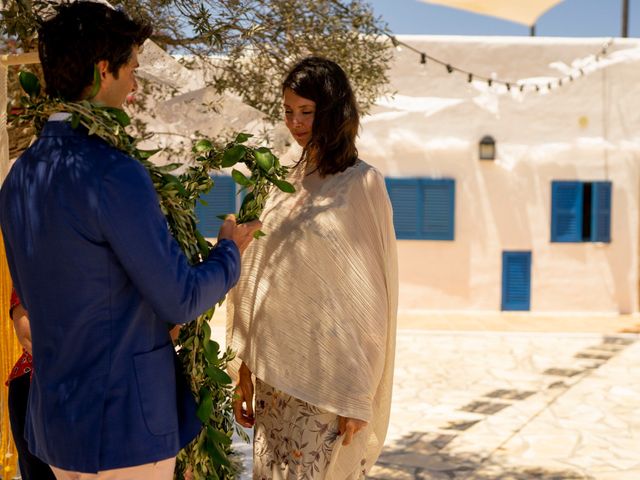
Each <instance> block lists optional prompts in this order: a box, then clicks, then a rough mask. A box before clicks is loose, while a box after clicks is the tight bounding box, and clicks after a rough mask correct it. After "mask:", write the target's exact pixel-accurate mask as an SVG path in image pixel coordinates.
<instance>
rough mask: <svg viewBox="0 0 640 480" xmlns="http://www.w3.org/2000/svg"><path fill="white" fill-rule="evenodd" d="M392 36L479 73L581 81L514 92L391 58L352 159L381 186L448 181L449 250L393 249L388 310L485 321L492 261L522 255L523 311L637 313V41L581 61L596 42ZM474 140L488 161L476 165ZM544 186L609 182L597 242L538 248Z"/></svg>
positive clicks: (439, 245) (492, 285)
mask: <svg viewBox="0 0 640 480" xmlns="http://www.w3.org/2000/svg"><path fill="white" fill-rule="evenodd" d="M401 38H402V40H404V41H406V42H407V43H409V44H411V45H413V46H415V47H417V48H418V49H420V50H422V51H425V52H427V53H429V54H430V55H432V56H434V57H437V58H439V59H442V60H444V61H445V62H448V63H451V64H452V65H455V66H457V67H460V68H464V69H466V70H470V71H473V72H475V73H478V74H482V75H487V76H488V75H491V74H492V72H495V73H496V75H497V77H498V78H508V79H514V80H516V79H520V78H527V77H546V78H552V77H553V78H555V77H558V76H560V75H561V74H562V73H564V72H566V71H568V66H570V65H571V63H572V62H574V61H575V60H576V59H578V60H580V59H582V63H580V66H581V65H585V67H584V68H585V71H586V72H587V75H586V76H584V77H582V78H580V79H577V80H576V81H574V82H572V83H570V84H569V85H566V86H564V87H562V88H559V89H557V90H553V91H551V92H550V93H545V94H536V93H526V94H524V95H523V94H520V93H519V92H515V93H514V92H511V93H507V92H506V90H504V89H500V88H499V87H493V88H492V89H488V88H487V87H486V85H484V84H482V85H478V84H469V83H468V82H467V78H466V76H463V75H460V74H455V73H454V74H448V73H447V71H446V69H445V68H444V67H442V66H439V65H436V64H431V63H428V64H427V66H426V67H425V66H423V65H421V64H420V63H419V60H420V58H419V56H418V55H417V54H416V53H414V52H410V51H408V50H406V49H404V50H402V51H400V52H398V53H397V54H396V61H395V64H394V67H393V69H392V71H391V81H392V89H393V90H394V91H395V92H396V96H395V98H394V99H382V100H381V102H380V105H379V106H377V107H375V108H374V110H373V111H372V112H371V113H372V115H370V116H368V117H365V118H364V119H363V127H362V132H361V135H360V139H359V144H358V147H359V151H360V156H361V158H363V159H365V160H366V161H368V162H369V163H371V164H373V165H375V166H376V167H378V168H379V169H380V170H381V171H382V172H383V173H384V174H385V175H387V176H423V177H436V178H438V177H450V178H454V179H455V180H456V209H455V224H456V225H455V240H454V241H424V240H420V241H408V240H403V241H399V261H400V283H401V287H400V308H401V310H452V311H453V310H456V311H457V310H466V311H477V310H480V311H492V310H493V311H495V310H499V309H500V305H501V291H502V286H501V281H502V279H501V276H502V252H503V251H504V250H530V251H531V252H532V276H531V310H532V311H535V312H585V313H602V312H620V313H631V312H637V311H638V245H639V238H638V228H639V222H638V216H639V215H640V211H639V208H638V206H639V200H640V199H639V198H638V196H639V188H638V183H639V176H638V159H639V157H638V154H639V152H640V108H639V107H638V105H639V104H640V42H638V41H637V40H616V41H615V42H614V44H613V46H612V47H610V48H609V55H608V57H607V58H606V59H605V60H602V61H600V62H598V63H595V62H591V63H589V62H588V59H587V57H588V56H589V55H590V54H593V53H596V52H597V51H598V50H599V49H600V47H601V45H602V43H603V42H604V41H605V39H555V38H554V39H546V38H504V37H495V38H492V37H482V38H469V37H459V38H454V37H401ZM543 80H544V78H543ZM501 90H502V91H501ZM486 134H489V135H491V136H493V137H494V138H495V139H496V143H497V149H498V158H497V159H496V161H480V160H478V152H477V150H478V142H479V140H480V139H481V138H482V137H483V136H484V135H486ZM553 180H581V181H591V180H593V181H595V180H610V181H612V182H613V194H612V202H613V205H612V224H611V238H612V241H611V243H609V244H594V243H571V244H563V243H551V242H550V225H551V218H550V215H551V182H552V181H553Z"/></svg>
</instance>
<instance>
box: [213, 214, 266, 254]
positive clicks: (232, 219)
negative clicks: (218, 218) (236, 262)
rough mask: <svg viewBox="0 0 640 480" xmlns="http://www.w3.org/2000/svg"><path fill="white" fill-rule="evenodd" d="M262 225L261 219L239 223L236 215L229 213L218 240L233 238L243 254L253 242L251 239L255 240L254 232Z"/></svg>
mask: <svg viewBox="0 0 640 480" xmlns="http://www.w3.org/2000/svg"><path fill="white" fill-rule="evenodd" d="M261 226H262V223H261V222H260V220H253V221H252V222H248V223H243V224H242V225H237V224H236V216H235V215H227V217H226V218H225V220H224V223H223V224H222V226H221V227H220V232H219V233H218V240H223V239H227V240H233V241H234V242H235V244H236V246H237V247H238V250H240V254H242V253H244V251H245V250H246V249H247V247H248V246H249V244H250V243H251V240H253V233H254V232H255V231H256V230H259V229H260V227H261Z"/></svg>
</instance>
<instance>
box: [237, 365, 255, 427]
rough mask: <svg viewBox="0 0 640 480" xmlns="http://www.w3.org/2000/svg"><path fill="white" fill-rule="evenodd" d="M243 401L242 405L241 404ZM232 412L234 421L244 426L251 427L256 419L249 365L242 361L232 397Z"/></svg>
mask: <svg viewBox="0 0 640 480" xmlns="http://www.w3.org/2000/svg"><path fill="white" fill-rule="evenodd" d="M243 403H244V405H245V406H244V407H243V405H242V404H243ZM233 414H234V415H235V417H236V422H238V423H239V424H240V425H242V426H243V427H246V428H251V427H253V424H254V423H255V421H256V419H255V417H254V416H253V381H252V380H251V371H250V370H249V367H247V366H246V365H245V363H244V362H242V365H241V366H240V379H239V380H238V385H237V386H236V391H235V395H234V397H233Z"/></svg>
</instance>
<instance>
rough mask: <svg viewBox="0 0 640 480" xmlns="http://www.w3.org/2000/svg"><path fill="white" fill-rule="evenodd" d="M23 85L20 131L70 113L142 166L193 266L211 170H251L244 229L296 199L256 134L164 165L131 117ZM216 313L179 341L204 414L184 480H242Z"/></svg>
mask: <svg viewBox="0 0 640 480" xmlns="http://www.w3.org/2000/svg"><path fill="white" fill-rule="evenodd" d="M19 80H20V85H21V87H22V89H23V90H24V92H25V94H26V95H25V96H23V97H21V104H22V108H21V110H20V112H19V113H17V114H12V115H11V117H12V118H11V120H12V123H13V124H15V125H19V126H20V125H34V126H35V129H36V131H37V132H38V133H39V132H40V131H41V129H42V127H43V126H44V124H45V123H46V121H47V120H48V118H49V116H50V115H51V114H53V113H57V112H67V113H69V114H70V115H71V117H70V122H71V125H72V126H73V128H78V127H80V126H82V127H84V128H86V129H87V131H88V134H89V135H97V136H99V137H100V138H102V139H103V140H104V141H106V142H107V143H109V144H110V145H112V146H113V147H115V148H117V149H119V150H121V151H123V152H125V153H126V154H128V155H129V156H131V157H133V158H135V159H136V160H138V161H139V162H140V163H142V165H144V167H145V168H146V169H147V171H148V172H149V175H150V177H151V179H152V181H153V186H154V187H155V190H156V192H157V194H158V200H159V203H160V208H161V210H162V213H163V214H164V215H165V217H166V219H167V223H168V225H169V230H170V232H171V234H172V235H173V237H174V238H175V239H176V241H177V242H178V244H179V245H180V247H181V248H182V250H183V251H184V253H185V254H186V256H187V258H188V259H189V261H190V262H191V264H196V263H198V262H200V261H202V260H203V259H205V258H207V256H208V255H209V252H210V250H211V248H212V245H211V244H210V243H209V242H208V241H207V240H206V239H205V238H204V237H203V236H202V234H201V233H200V232H198V230H197V228H196V218H195V205H196V201H198V198H199V197H200V196H201V195H202V194H204V193H207V192H208V191H209V190H210V189H211V188H212V187H213V186H214V180H213V179H212V178H211V176H210V172H211V171H213V170H220V169H222V168H229V167H233V166H235V165H236V164H238V163H243V164H244V165H245V166H246V167H247V169H248V170H249V171H250V175H249V176H248V177H247V176H245V175H244V174H243V173H242V172H240V171H239V170H236V169H233V170H232V172H231V176H232V178H233V180H234V181H235V182H236V183H237V184H239V185H240V186H241V191H245V192H246V195H245V197H244V199H243V201H242V205H241V207H240V210H239V212H238V215H237V221H238V223H244V222H248V221H251V220H254V219H257V218H258V217H259V215H260V213H261V212H262V210H263V208H264V205H265V202H266V199H267V196H268V194H269V191H270V190H271V189H272V188H273V186H275V187H277V188H278V189H280V190H282V191H284V192H288V193H293V192H294V191H295V189H294V187H293V185H291V184H290V183H288V182H287V181H286V180H285V178H286V176H287V173H288V168H287V167H285V166H282V165H280V162H279V160H278V158H277V157H276V156H275V155H274V154H273V153H272V152H271V150H270V149H268V148H266V147H259V148H254V147H251V146H249V145H247V144H246V142H247V141H248V140H249V138H250V137H251V135H250V134H247V133H239V134H237V136H236V137H235V139H233V140H232V141H230V142H227V143H226V144H224V145H223V146H221V145H219V144H216V143H215V142H214V141H212V140H209V139H201V140H198V141H197V142H195V143H194V145H193V148H192V152H193V154H194V156H195V159H194V162H193V163H192V164H189V165H185V164H183V163H171V164H168V165H163V166H157V165H155V164H154V163H153V162H151V161H150V160H149V158H150V157H151V156H152V155H154V154H155V153H157V152H158V151H159V150H141V149H138V148H137V146H136V144H137V139H136V138H134V137H132V136H131V135H129V134H128V133H127V132H126V127H127V126H128V125H129V124H130V119H129V116H128V115H127V114H126V113H125V112H124V111H123V110H120V109H117V108H111V107H105V106H100V105H96V104H93V103H91V102H89V101H87V100H83V101H77V102H64V101H61V100H58V99H53V98H50V97H47V96H46V95H44V94H42V93H41V88H40V82H39V80H38V78H37V77H36V76H35V75H33V74H32V73H29V72H24V71H23V72H20V74H19ZM180 167H185V169H184V171H183V173H181V174H178V175H174V174H172V173H171V172H174V171H175V170H177V169H178V168H180ZM262 235H264V233H263V232H261V231H257V232H256V233H255V234H254V236H255V237H256V238H259V237H260V236H262ZM223 301H224V299H222V300H221V301H220V303H219V305H220V304H222V302H223ZM214 311H215V306H213V307H212V308H211V309H210V310H208V311H207V312H205V313H204V314H203V315H201V316H200V317H198V318H197V319H196V321H194V322H190V323H189V324H187V325H184V326H183V327H182V328H181V330H180V333H179V336H178V340H177V342H176V343H177V345H178V347H179V350H178V359H179V362H180V365H181V367H182V368H183V370H184V372H185V373H186V375H187V376H188V378H189V382H190V386H191V390H192V392H193V394H194V396H195V397H196V400H197V403H198V410H197V415H198V417H199V418H200V420H201V421H202V422H203V428H202V430H201V431H200V433H199V434H198V436H197V437H196V438H195V439H194V440H193V441H192V442H191V443H190V444H189V445H188V446H187V447H185V448H184V449H183V450H181V451H180V453H179V454H178V459H177V468H176V478H178V479H182V478H184V475H185V473H186V471H187V469H190V470H191V471H192V473H193V477H194V479H195V480H209V479H212V480H217V479H223V480H226V479H232V478H234V476H235V473H236V470H237V466H236V465H234V464H233V463H232V461H231V460H230V458H229V457H230V454H231V453H232V450H231V437H232V434H233V431H234V428H236V430H237V431H238V433H239V434H240V436H242V437H244V438H246V434H244V432H243V431H242V430H241V429H239V428H237V427H235V421H234V417H233V409H232V401H233V388H232V380H231V378H230V377H229V375H228V374H227V373H226V372H225V369H226V367H227V365H228V363H229V362H230V361H231V360H233V358H234V357H235V353H234V352H233V351H232V350H231V349H230V348H228V347H227V348H226V350H225V351H224V352H221V351H220V345H219V344H218V343H217V342H216V341H215V340H213V339H212V338H211V327H210V326H209V320H211V317H212V316H213V313H214Z"/></svg>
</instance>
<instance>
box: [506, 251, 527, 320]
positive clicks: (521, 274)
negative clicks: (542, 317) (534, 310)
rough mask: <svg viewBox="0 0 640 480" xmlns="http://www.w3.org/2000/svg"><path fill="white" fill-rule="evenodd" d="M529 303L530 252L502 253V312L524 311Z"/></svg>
mask: <svg viewBox="0 0 640 480" xmlns="http://www.w3.org/2000/svg"><path fill="white" fill-rule="evenodd" d="M530 303H531V252H502V310H507V311H526V310H529V309H530Z"/></svg>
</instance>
